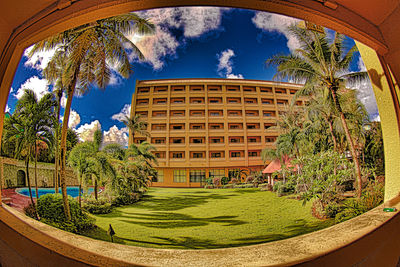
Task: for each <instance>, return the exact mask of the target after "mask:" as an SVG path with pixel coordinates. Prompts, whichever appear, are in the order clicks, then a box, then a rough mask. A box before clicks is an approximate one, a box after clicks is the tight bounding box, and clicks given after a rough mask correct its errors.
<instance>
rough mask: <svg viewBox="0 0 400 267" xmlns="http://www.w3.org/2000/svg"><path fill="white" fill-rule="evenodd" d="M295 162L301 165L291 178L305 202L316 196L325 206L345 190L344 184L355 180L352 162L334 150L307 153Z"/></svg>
mask: <svg viewBox="0 0 400 267" xmlns="http://www.w3.org/2000/svg"><path fill="white" fill-rule="evenodd" d="M293 162H294V163H295V164H298V165H299V166H300V171H299V173H298V174H297V175H293V176H292V177H291V179H290V180H292V182H294V183H295V184H296V185H297V186H296V191H297V192H299V193H301V199H303V200H304V201H305V202H306V201H309V200H311V199H314V198H316V199H318V200H319V201H320V202H321V203H322V205H323V206H325V205H326V204H328V203H329V202H330V201H334V200H335V199H337V197H338V194H339V193H341V192H342V191H343V187H342V186H341V185H342V184H344V183H345V182H347V181H349V180H354V174H353V171H352V170H353V168H354V167H353V166H352V163H350V162H349V161H348V160H347V159H346V158H345V157H344V156H343V155H341V154H338V153H335V152H332V151H325V152H321V153H319V154H316V155H305V156H302V157H300V158H299V159H296V160H294V161H293Z"/></svg>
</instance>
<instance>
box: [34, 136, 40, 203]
mask: <svg viewBox="0 0 400 267" xmlns="http://www.w3.org/2000/svg"><path fill="white" fill-rule="evenodd" d="M35 189H36V202H37V200H38V198H39V190H38V181H37V144H36V140H35Z"/></svg>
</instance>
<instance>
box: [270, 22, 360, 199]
mask: <svg viewBox="0 0 400 267" xmlns="http://www.w3.org/2000/svg"><path fill="white" fill-rule="evenodd" d="M289 31H290V33H291V34H292V35H293V36H295V37H296V38H297V39H298V41H299V43H300V48H299V49H297V50H296V51H295V53H294V54H292V55H275V56H273V57H272V58H270V59H268V60H267V61H266V63H267V64H269V65H277V71H278V73H277V76H279V77H281V78H289V79H292V80H294V81H302V82H305V84H304V88H303V89H302V90H300V94H301V93H306V94H310V93H311V94H312V93H314V92H318V91H321V90H323V89H328V92H329V99H330V100H331V101H332V103H333V105H334V107H335V109H336V112H337V113H338V115H339V118H340V120H341V123H342V126H343V129H344V132H345V136H346V139H347V142H348V144H349V148H350V151H351V154H352V157H353V160H354V163H355V173H356V177H357V185H358V187H357V195H358V197H360V196H361V187H362V180H361V169H360V162H359V159H358V155H357V152H356V147H355V144H354V140H353V138H352V136H351V133H350V130H349V127H348V122H347V119H346V117H345V113H344V112H343V108H342V106H341V104H340V100H339V98H340V95H341V90H344V89H345V85H346V82H354V81H360V80H362V79H365V78H367V77H368V76H367V75H368V74H367V72H351V73H350V72H349V66H350V63H351V62H352V59H353V56H354V53H355V52H356V51H357V47H356V46H353V47H352V48H351V49H350V50H348V51H347V53H346V52H345V47H344V42H343V41H344V36H343V35H341V34H335V36H334V39H333V41H332V42H330V41H329V39H328V37H327V35H326V34H325V33H317V32H313V31H308V30H306V29H302V28H299V27H296V26H291V27H289Z"/></svg>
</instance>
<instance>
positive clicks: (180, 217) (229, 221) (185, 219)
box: [119, 212, 248, 229]
mask: <svg viewBox="0 0 400 267" xmlns="http://www.w3.org/2000/svg"><path fill="white" fill-rule="evenodd" d="M127 214H129V215H127ZM119 217H120V218H125V219H121V220H120V221H122V222H125V223H130V224H136V225H141V226H145V227H151V228H161V229H171V228H185V227H199V226H206V225H208V224H210V223H219V224H222V225H223V226H234V225H241V224H246V223H248V222H245V221H241V220H235V218H236V217H237V216H215V217H209V218H202V217H198V218H196V217H193V216H190V215H187V214H183V213H174V212H156V213H152V214H142V213H124V214H121V215H119Z"/></svg>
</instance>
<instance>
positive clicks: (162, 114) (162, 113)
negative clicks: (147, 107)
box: [153, 111, 167, 117]
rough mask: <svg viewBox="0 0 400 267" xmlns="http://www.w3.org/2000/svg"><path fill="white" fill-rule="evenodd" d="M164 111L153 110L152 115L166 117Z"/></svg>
mask: <svg viewBox="0 0 400 267" xmlns="http://www.w3.org/2000/svg"><path fill="white" fill-rule="evenodd" d="M166 116H167V112H166V111H153V117H166Z"/></svg>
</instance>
